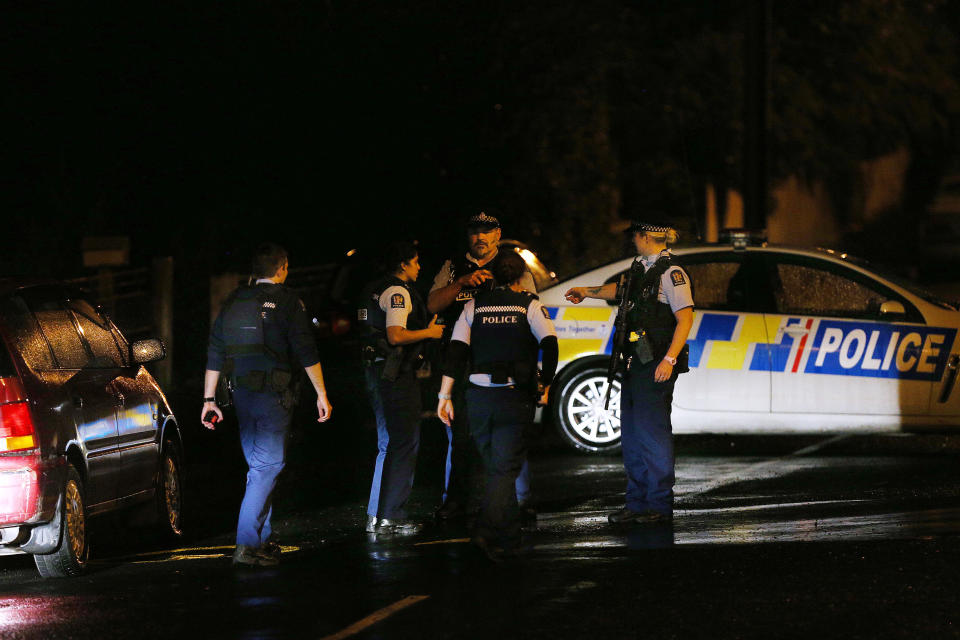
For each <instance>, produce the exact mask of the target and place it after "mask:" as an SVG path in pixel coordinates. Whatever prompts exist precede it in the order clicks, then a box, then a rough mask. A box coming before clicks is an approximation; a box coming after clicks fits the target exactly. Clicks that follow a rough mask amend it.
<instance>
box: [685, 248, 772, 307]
mask: <svg viewBox="0 0 960 640" xmlns="http://www.w3.org/2000/svg"><path fill="white" fill-rule="evenodd" d="M677 262H678V263H679V264H680V265H681V266H682V267H683V268H684V270H686V272H687V274H688V275H689V276H690V281H691V283H692V287H693V299H694V301H695V303H696V308H697V309H705V310H713V311H746V312H751V313H762V312H765V311H770V310H772V308H773V302H772V300H770V291H769V285H768V284H767V278H766V275H765V270H764V266H763V264H762V263H760V262H758V261H757V260H755V259H753V258H752V257H750V256H748V255H745V254H743V253H739V252H738V253H734V252H732V251H727V252H723V253H693V254H688V255H684V256H678V258H677Z"/></svg>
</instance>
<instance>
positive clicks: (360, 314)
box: [357, 309, 367, 322]
mask: <svg viewBox="0 0 960 640" xmlns="http://www.w3.org/2000/svg"><path fill="white" fill-rule="evenodd" d="M357 320H360V321H361V322H366V320H367V310H366V309H357Z"/></svg>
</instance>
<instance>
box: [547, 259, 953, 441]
mask: <svg viewBox="0 0 960 640" xmlns="http://www.w3.org/2000/svg"><path fill="white" fill-rule="evenodd" d="M673 254H674V255H675V256H676V259H677V262H678V263H679V264H681V265H683V267H684V269H686V271H687V272H688V273H689V275H690V278H691V280H692V281H693V294H694V299H695V301H696V308H695V314H694V324H693V328H692V330H691V332H690V337H689V340H688V344H689V346H690V372H689V373H687V374H684V375H681V376H680V377H679V379H678V381H677V386H676V391H675V394H674V400H673V426H674V432H675V433H826V432H844V431H907V430H913V429H919V428H945V427H957V426H960V391H958V390H957V389H956V387H957V368H958V364H960V355H958V352H960V344H958V342H957V330H958V328H960V312H958V307H957V305H955V304H948V303H945V302H943V301H940V300H937V299H936V298H934V297H933V296H931V295H929V294H927V293H925V292H923V291H922V290H920V289H918V288H917V287H916V286H915V285H912V284H910V283H906V282H903V281H900V280H899V279H897V278H894V277H891V276H884V275H880V274H879V273H877V272H876V271H875V270H873V269H871V268H870V267H868V266H867V265H866V264H865V263H863V262H862V261H859V260H856V259H854V258H852V257H850V256H848V255H846V254H843V253H837V252H834V251H830V250H822V249H797V248H788V247H775V246H767V245H766V244H760V245H759V246H751V245H750V244H749V243H747V242H738V243H737V245H736V246H734V245H710V246H698V247H689V248H680V249H676V250H674V251H673ZM631 261H632V259H630V258H626V259H623V260H620V261H617V262H614V263H611V264H608V265H606V266H603V267H600V268H597V269H594V270H592V271H589V272H587V273H584V274H582V275H579V276H575V277H573V278H570V279H568V280H566V281H564V282H561V283H559V284H557V285H555V286H552V287H550V288H548V289H545V290H544V291H541V292H540V300H541V302H542V303H543V304H544V306H545V307H547V309H548V310H549V312H550V315H551V317H552V318H553V320H554V323H555V324H556V327H557V335H558V338H559V344H560V365H559V368H558V375H557V379H556V381H555V383H554V385H553V387H552V389H551V395H552V396H553V398H552V400H551V407H550V409H551V413H552V418H553V421H554V423H555V424H556V426H557V428H558V431H559V432H560V434H561V435H562V436H563V438H564V439H565V440H566V441H567V442H568V443H570V444H571V445H572V446H573V447H575V448H577V449H579V450H581V451H585V452H592V453H609V452H612V451H615V450H616V449H618V448H619V446H620V420H619V383H617V382H615V383H614V388H613V390H612V394H611V401H610V405H609V407H610V408H609V410H604V408H603V400H604V394H605V392H606V384H607V377H606V376H607V365H608V362H609V354H610V351H611V346H612V336H613V324H614V320H615V318H616V312H617V307H616V305H615V304H614V303H607V302H605V301H603V300H596V299H592V298H588V299H587V300H585V301H584V302H582V303H581V304H579V305H572V304H570V303H569V302H567V301H566V300H565V299H564V293H565V292H566V291H567V290H568V289H569V288H570V287H575V286H590V285H597V284H603V283H606V282H612V281H615V280H617V279H619V277H620V274H621V273H623V272H624V271H626V269H627V268H628V267H629V265H630V263H631Z"/></svg>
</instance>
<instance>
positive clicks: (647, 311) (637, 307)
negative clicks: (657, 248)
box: [627, 255, 677, 360]
mask: <svg viewBox="0 0 960 640" xmlns="http://www.w3.org/2000/svg"><path fill="white" fill-rule="evenodd" d="M672 266H673V263H672V262H671V259H670V256H669V255H665V256H661V257H660V258H659V259H658V260H657V261H656V262H655V263H654V264H653V266H652V267H650V268H649V269H648V270H647V271H646V273H644V274H643V277H641V278H639V280H636V281H635V282H634V284H633V286H632V287H631V291H630V298H631V301H632V302H633V307H632V308H631V309H630V312H629V314H628V315H627V326H628V328H629V329H630V330H631V331H637V332H640V331H641V330H643V331H646V334H647V338H648V339H649V340H650V348H651V350H652V351H653V356H654V358H655V359H656V360H661V359H662V358H663V356H665V355H667V351H668V350H669V349H670V343H671V342H672V341H673V332H674V330H675V329H676V328H677V318H676V316H674V315H673V310H672V309H671V308H670V305H669V304H666V303H663V302H660V300H659V295H660V280H661V278H662V277H663V274H664V273H666V272H667V270H668V269H669V268H670V267H672Z"/></svg>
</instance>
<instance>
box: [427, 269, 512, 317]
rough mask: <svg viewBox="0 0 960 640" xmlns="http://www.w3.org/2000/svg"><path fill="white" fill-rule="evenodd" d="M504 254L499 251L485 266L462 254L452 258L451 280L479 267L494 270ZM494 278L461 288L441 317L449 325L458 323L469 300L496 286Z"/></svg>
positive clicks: (441, 313)
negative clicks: (475, 285) (477, 284)
mask: <svg viewBox="0 0 960 640" xmlns="http://www.w3.org/2000/svg"><path fill="white" fill-rule="evenodd" d="M501 255H502V254H501V253H500V252H499V251H498V252H497V255H496V256H494V258H493V260H491V261H490V262H488V263H486V264H485V265H483V266H478V265H477V263H476V262H473V261H472V260H467V257H466V255H461V256H460V257H459V258H456V259H451V260H450V282H453V281H454V280H456V279H457V278H459V277H460V276H462V275H463V274H465V273H472V272H474V271H476V270H477V269H487V270H488V271H491V272H493V270H494V268H495V267H496V265H497V263H498V262H500V256H501ZM497 284H498V283H497V282H495V279H494V278H491V279H489V280H487V281H486V282H484V283H483V284H481V285H479V286H477V287H470V288H467V287H464V288H463V289H461V290H460V293H458V294H457V298H456V300H454V301H453V302H452V303H450V306H449V307H447V308H446V309H444V310H443V311H441V312H440V317H441V318H443V323H444V324H445V325H446V326H448V327H451V328H452V327H453V325H454V323H456V321H457V318H459V317H460V313H461V312H462V311H463V308H464V307H465V306H466V305H467V303H468V302H470V301H471V300H473V299H474V297H476V295H477V293H479V292H480V291H492V290H493V289H494V288H495V287H496V286H497Z"/></svg>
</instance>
